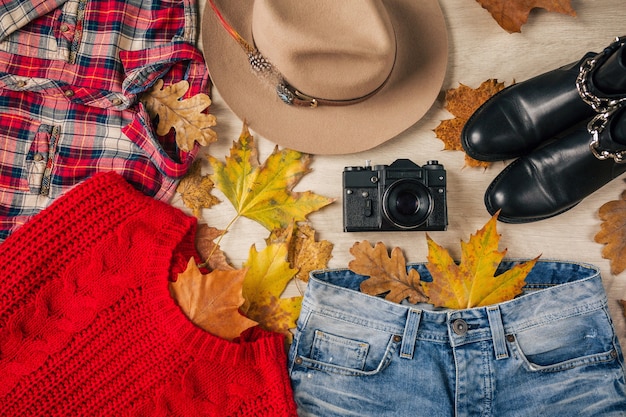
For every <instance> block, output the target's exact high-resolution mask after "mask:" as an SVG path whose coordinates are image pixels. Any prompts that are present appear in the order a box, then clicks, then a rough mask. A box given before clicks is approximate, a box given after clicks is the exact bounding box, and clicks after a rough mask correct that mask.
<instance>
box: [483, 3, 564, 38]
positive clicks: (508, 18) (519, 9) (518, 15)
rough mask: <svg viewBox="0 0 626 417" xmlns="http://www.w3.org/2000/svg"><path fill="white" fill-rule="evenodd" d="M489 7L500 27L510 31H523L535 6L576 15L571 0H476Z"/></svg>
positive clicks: (486, 7) (488, 9)
mask: <svg viewBox="0 0 626 417" xmlns="http://www.w3.org/2000/svg"><path fill="white" fill-rule="evenodd" d="M476 1H477V2H478V3H479V4H480V5H481V6H482V7H483V8H485V9H487V11H489V13H491V16H492V17H493V18H494V19H495V20H496V22H498V24H499V25H500V27H502V28H503V29H504V30H506V31H507V32H509V33H513V32H521V31H522V25H524V24H525V23H526V22H527V21H528V15H529V14H530V11H531V10H532V9H535V8H540V9H545V10H547V11H549V12H556V13H562V14H567V15H570V16H576V11H575V10H574V8H573V7H572V5H571V3H570V0H476Z"/></svg>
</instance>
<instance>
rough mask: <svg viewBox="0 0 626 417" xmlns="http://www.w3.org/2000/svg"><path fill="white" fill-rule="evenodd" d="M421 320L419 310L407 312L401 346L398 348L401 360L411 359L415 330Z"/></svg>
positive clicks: (415, 337) (415, 335)
mask: <svg viewBox="0 0 626 417" xmlns="http://www.w3.org/2000/svg"><path fill="white" fill-rule="evenodd" d="M421 319H422V311H421V310H414V309H410V310H409V312H408V314H407V318H406V325H405V326H404V334H403V335H402V346H401V347H400V357H401V358H403V359H413V352H414V351H415V341H416V339H417V329H418V328H419V325H420V321H421Z"/></svg>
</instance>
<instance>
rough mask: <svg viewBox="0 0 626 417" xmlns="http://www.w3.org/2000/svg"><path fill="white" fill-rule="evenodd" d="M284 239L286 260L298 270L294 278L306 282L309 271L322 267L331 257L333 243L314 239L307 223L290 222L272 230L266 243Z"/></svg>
mask: <svg viewBox="0 0 626 417" xmlns="http://www.w3.org/2000/svg"><path fill="white" fill-rule="evenodd" d="M280 239H284V240H285V241H286V242H287V247H288V253H287V260H288V261H289V264H290V265H291V267H292V268H295V269H297V270H298V272H297V273H296V278H297V279H299V280H301V281H304V282H308V281H309V273H310V272H311V271H314V270H316V269H324V268H326V267H327V266H328V261H329V260H330V258H331V257H332V251H333V244H332V243H330V242H329V241H327V240H320V241H316V240H315V230H314V229H313V228H312V227H311V226H310V225H308V224H306V223H305V224H300V223H298V224H295V223H292V224H291V225H290V226H289V227H287V228H283V229H276V230H274V231H273V232H272V234H271V235H270V237H269V239H268V240H267V244H270V243H272V242H274V241H278V240H280Z"/></svg>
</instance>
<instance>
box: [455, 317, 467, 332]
mask: <svg viewBox="0 0 626 417" xmlns="http://www.w3.org/2000/svg"><path fill="white" fill-rule="evenodd" d="M452 330H453V331H454V333H456V334H458V335H459V336H463V335H464V334H465V333H467V322H465V320H462V319H456V320H454V321H453V322H452Z"/></svg>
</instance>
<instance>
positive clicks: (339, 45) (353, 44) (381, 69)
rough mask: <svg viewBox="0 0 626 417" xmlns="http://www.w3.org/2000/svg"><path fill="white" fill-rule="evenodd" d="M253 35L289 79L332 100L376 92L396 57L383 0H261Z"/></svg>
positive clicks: (256, 7)
mask: <svg viewBox="0 0 626 417" xmlns="http://www.w3.org/2000/svg"><path fill="white" fill-rule="evenodd" d="M252 35H253V38H254V43H255V45H256V47H257V49H258V50H259V51H260V52H261V53H262V54H263V55H264V56H265V57H267V58H268V59H269V61H270V62H272V64H273V65H274V66H275V67H276V68H277V69H278V70H279V71H280V73H281V74H282V76H283V77H284V79H285V81H287V82H288V83H289V84H291V85H292V86H293V87H294V88H296V89H297V90H299V91H300V92H302V93H304V94H307V95H310V96H312V97H316V98H323V99H327V100H352V99H356V98H360V97H364V96H366V95H368V94H370V93H372V92H373V91H375V90H376V89H378V88H379V87H380V86H381V85H383V84H384V83H385V81H386V80H387V78H388V77H389V74H390V73H391V71H392V69H393V66H394V61H395V55H396V39H395V35H394V29H393V26H392V23H391V20H390V18H389V15H388V14H387V11H386V9H385V6H384V4H383V3H382V1H380V0H297V1H293V0H256V1H255V2H254V8H253V13H252Z"/></svg>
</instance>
